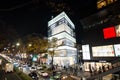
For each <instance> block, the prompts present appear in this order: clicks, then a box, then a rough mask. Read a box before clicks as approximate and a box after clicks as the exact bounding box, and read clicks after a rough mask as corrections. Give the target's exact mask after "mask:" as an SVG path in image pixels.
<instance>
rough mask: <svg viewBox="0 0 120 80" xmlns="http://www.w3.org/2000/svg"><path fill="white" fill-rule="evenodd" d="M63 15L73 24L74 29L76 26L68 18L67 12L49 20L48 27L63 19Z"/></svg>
mask: <svg viewBox="0 0 120 80" xmlns="http://www.w3.org/2000/svg"><path fill="white" fill-rule="evenodd" d="M63 17H65V18H66V20H67V21H68V22H69V23H70V24H71V25H72V27H73V29H74V28H75V25H74V24H73V22H72V21H71V20H70V19H69V18H68V16H67V15H66V13H65V12H62V13H61V14H59V15H58V16H56V17H55V18H53V19H52V20H50V21H49V22H48V27H49V26H50V25H52V24H54V23H55V22H57V21H59V20H60V19H62V18H63Z"/></svg>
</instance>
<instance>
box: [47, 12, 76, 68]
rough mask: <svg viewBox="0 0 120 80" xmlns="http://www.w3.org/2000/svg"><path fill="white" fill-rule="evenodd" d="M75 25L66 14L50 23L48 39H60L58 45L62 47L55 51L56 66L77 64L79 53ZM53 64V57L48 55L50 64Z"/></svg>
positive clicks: (63, 13) (60, 15) (61, 14)
mask: <svg viewBox="0 0 120 80" xmlns="http://www.w3.org/2000/svg"><path fill="white" fill-rule="evenodd" d="M74 30H75V25H74V24H73V23H72V21H71V20H70V19H69V18H68V16H67V15H66V13H65V12H62V13H60V14H59V15H58V16H56V17H54V18H53V19H52V20H50V21H49V22H48V39H49V40H51V39H52V38H53V37H56V38H57V39H58V41H57V44H58V45H60V44H61V43H63V45H62V46H60V47H58V48H57V49H56V50H55V53H56V54H55V56H54V62H53V63H54V64H58V65H60V66H68V65H73V64H74V63H76V55H77V51H76V48H75V44H76V39H75V32H74ZM50 62H51V56H50V55H48V63H50Z"/></svg>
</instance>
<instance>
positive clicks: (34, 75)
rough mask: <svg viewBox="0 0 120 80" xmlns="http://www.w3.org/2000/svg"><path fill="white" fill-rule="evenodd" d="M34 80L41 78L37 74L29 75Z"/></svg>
mask: <svg viewBox="0 0 120 80" xmlns="http://www.w3.org/2000/svg"><path fill="white" fill-rule="evenodd" d="M28 75H29V76H30V77H31V78H32V79H33V80H38V79H39V76H38V74H37V73H36V72H31V73H29V74H28Z"/></svg>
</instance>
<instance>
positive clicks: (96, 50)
mask: <svg viewBox="0 0 120 80" xmlns="http://www.w3.org/2000/svg"><path fill="white" fill-rule="evenodd" d="M119 6H120V1H119V0H98V2H97V7H96V9H98V12H97V13H94V14H92V15H90V16H88V17H86V18H84V19H82V20H81V24H82V26H83V34H84V36H83V38H82V40H83V43H82V45H83V46H82V51H83V53H82V54H83V59H84V64H85V66H86V67H85V68H86V71H89V67H88V66H89V64H91V65H92V66H97V67H101V66H102V65H106V64H108V63H109V64H110V62H112V61H113V60H115V59H117V58H119V56H120V36H119V31H120V30H119V29H120V27H119V26H120V7H119ZM86 55H87V56H88V57H87V56H86Z"/></svg>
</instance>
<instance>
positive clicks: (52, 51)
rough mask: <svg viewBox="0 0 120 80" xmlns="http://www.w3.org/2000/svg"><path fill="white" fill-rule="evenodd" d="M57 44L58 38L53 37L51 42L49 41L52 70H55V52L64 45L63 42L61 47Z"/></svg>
mask: <svg viewBox="0 0 120 80" xmlns="http://www.w3.org/2000/svg"><path fill="white" fill-rule="evenodd" d="M57 42H58V39H57V38H56V37H53V38H52V39H51V40H48V54H49V55H50V56H51V66H52V69H53V62H54V61H53V60H54V56H55V55H56V52H55V51H56V49H57V48H58V47H59V46H62V45H63V42H62V43H61V44H59V45H58V44H57Z"/></svg>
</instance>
